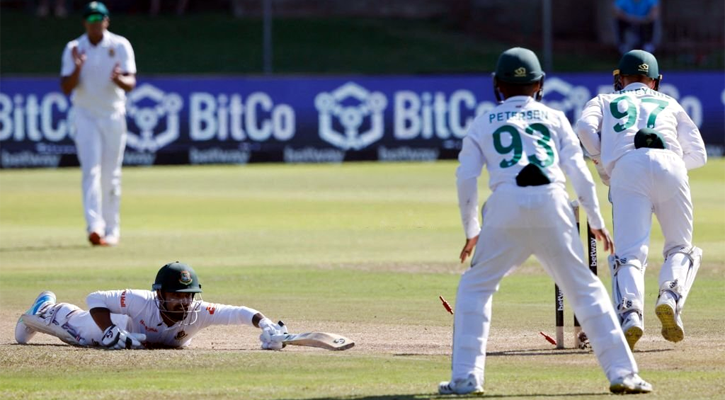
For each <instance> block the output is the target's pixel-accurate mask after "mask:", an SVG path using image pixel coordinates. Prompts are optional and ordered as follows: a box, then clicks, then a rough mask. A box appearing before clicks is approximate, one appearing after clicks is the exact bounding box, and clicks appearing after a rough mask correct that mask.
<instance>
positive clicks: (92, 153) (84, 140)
mask: <svg viewBox="0 0 725 400" xmlns="http://www.w3.org/2000/svg"><path fill="white" fill-rule="evenodd" d="M73 122H74V125H75V143H76V151H77V153H78V161H79V162H80V164H81V169H82V171H83V183H82V186H83V208H84V212H85V218H86V225H87V230H88V233H91V232H97V233H99V234H100V235H101V236H112V237H115V238H118V237H119V236H120V219H121V217H120V207H121V164H122V162H123V151H124V148H125V147H126V116H125V115H124V114H122V113H119V114H116V115H113V116H109V117H104V118H99V117H96V116H94V115H92V114H91V113H89V112H88V111H85V110H83V109H82V108H78V107H76V108H74V110H73Z"/></svg>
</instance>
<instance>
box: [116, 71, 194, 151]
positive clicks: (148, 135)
mask: <svg viewBox="0 0 725 400" xmlns="http://www.w3.org/2000/svg"><path fill="white" fill-rule="evenodd" d="M183 105H184V100H183V99H182V98H181V96H179V95H178V94H177V93H165V92H164V91H162V90H161V89H159V88H157V87H155V86H153V85H149V84H143V85H141V86H140V87H138V88H136V90H134V91H132V92H131V93H130V94H129V96H128V99H127V101H126V113H127V116H128V117H129V118H131V119H132V120H133V122H134V123H135V124H136V127H137V128H138V129H139V130H140V132H138V134H137V133H135V132H130V131H129V132H128V136H127V140H126V145H127V146H129V147H131V148H133V149H134V150H137V151H147V152H156V151H157V150H158V149H160V148H162V147H164V146H166V145H168V144H169V143H172V142H173V141H175V140H176V139H178V138H179V111H181V108H182V107H183ZM159 125H160V126H161V129H163V131H161V132H156V130H157V127H158V126H159Z"/></svg>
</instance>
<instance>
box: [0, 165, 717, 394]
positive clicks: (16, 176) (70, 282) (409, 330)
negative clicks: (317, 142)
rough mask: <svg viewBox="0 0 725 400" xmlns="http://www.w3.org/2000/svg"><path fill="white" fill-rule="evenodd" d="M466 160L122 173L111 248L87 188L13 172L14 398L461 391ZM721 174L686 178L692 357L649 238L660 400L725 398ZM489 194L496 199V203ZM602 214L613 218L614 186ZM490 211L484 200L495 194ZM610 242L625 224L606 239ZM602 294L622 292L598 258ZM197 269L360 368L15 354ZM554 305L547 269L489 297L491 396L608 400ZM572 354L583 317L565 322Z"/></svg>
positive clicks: (214, 290)
mask: <svg viewBox="0 0 725 400" xmlns="http://www.w3.org/2000/svg"><path fill="white" fill-rule="evenodd" d="M455 167H456V164H455V163H454V162H438V163H426V164H415V163H400V164H398V163H391V164H382V163H349V164H342V165H249V166H244V167H240V166H213V167H153V168H126V169H124V183H123V190H124V193H123V196H124V197H123V206H122V219H123V224H122V226H123V234H122V243H121V245H120V246H118V247H116V248H91V247H90V246H89V245H88V244H87V242H86V235H85V230H84V221H83V216H82V207H81V198H80V171H79V170H78V169H59V170H12V171H11V170H4V171H0V317H1V318H0V321H2V322H0V371H2V372H1V373H0V398H3V399H15V398H16V399H46V398H47V399H50V398H52V399H139V398H167V397H168V398H201V399H205V398H209V399H211V398H213V399H232V398H238V399H297V398H309V399H373V398H380V399H387V400H392V399H423V398H429V397H431V396H432V393H434V392H435V390H436V385H437V383H438V381H440V380H445V379H447V378H448V376H449V369H450V364H449V363H450V360H449V353H450V334H451V332H450V331H451V324H452V318H451V316H450V315H449V314H447V313H446V312H445V311H444V309H443V307H442V306H441V304H440V302H439V301H438V296H439V295H443V296H444V297H446V298H447V299H448V300H449V302H451V304H454V301H455V291H456V286H457V283H458V275H459V274H460V272H461V271H463V270H464V269H465V268H466V266H462V265H460V264H459V263H458V262H457V256H458V253H459V251H460V248H461V246H462V245H463V242H464V237H463V233H462V228H461V227H460V222H459V215H458V209H457V201H456V194H455V180H454V171H455ZM724 172H725V161H724V160H723V159H713V160H710V163H709V164H708V166H707V167H706V168H702V169H698V170H695V171H692V172H691V187H692V191H693V195H694V203H695V219H696V220H695V243H696V244H697V245H699V246H700V247H702V248H703V250H704V253H705V255H704V263H703V267H702V268H701V270H700V274H699V276H698V280H697V281H696V283H695V286H694V288H693V291H692V293H691V296H690V298H689V299H688V302H687V309H686V310H685V313H684V320H685V327H686V339H685V341H684V342H681V343H679V344H676V345H675V344H672V343H669V342H666V341H664V339H662V338H661V336H660V335H659V329H658V328H659V322H658V321H657V319H656V317H655V315H654V311H653V308H654V301H655V298H656V292H657V285H656V280H657V274H658V272H659V268H658V265H659V264H660V263H661V261H662V255H661V254H660V249H661V247H662V237H661V235H660V234H659V231H658V230H659V228H658V227H657V226H656V223H655V227H654V234H653V237H652V244H651V252H650V253H651V259H650V268H649V269H648V270H647V274H646V280H647V297H646V304H645V306H646V314H645V322H646V324H647V325H646V332H645V336H644V337H643V338H642V340H641V341H640V343H638V346H637V350H636V351H635V357H636V359H637V361H638V363H639V366H640V369H641V371H642V372H641V375H642V376H643V377H644V378H645V379H647V380H649V381H650V382H651V383H653V385H654V387H655V392H654V393H653V394H651V395H648V396H646V398H647V399H682V398H688V399H704V398H711V399H715V398H722V394H723V393H725V381H724V380H723V376H725V335H723V332H725V322H724V320H723V318H724V316H725V173H724ZM482 186H485V185H482ZM599 189H600V190H599V193H600V202H601V203H603V204H604V207H603V213H604V215H605V217H606V219H607V222H608V224H609V223H610V221H609V218H608V216H609V215H610V212H611V209H610V207H609V206H608V204H607V203H606V201H605V190H604V188H603V187H600V188H599ZM482 192H483V193H482V195H486V194H487V193H488V191H487V190H485V189H484V190H482ZM609 225H610V226H611V224H609ZM599 258H600V260H599V261H600V273H599V276H600V277H601V278H602V280H603V281H604V282H605V284H606V285H607V287H609V272H608V270H607V268H606V267H605V265H606V264H605V258H604V254H603V252H602V251H600V257H599ZM174 260H180V261H184V262H187V263H189V264H191V265H192V266H194V268H195V269H196V271H197V272H198V273H199V276H200V280H201V283H202V285H203V288H204V299H205V300H208V301H213V302H219V303H227V304H235V305H247V306H250V307H254V308H257V309H259V310H261V311H262V312H264V313H265V314H267V315H268V316H270V317H272V318H275V319H283V320H285V321H286V322H287V325H288V326H289V327H290V330H292V331H296V332H299V331H306V330H325V329H326V330H330V331H333V332H337V333H341V334H343V335H346V336H349V337H351V338H352V339H355V340H356V342H357V345H356V346H355V347H354V348H353V349H351V350H348V351H345V352H340V353H334V352H328V351H325V350H320V349H307V348H300V347H296V348H287V349H285V350H284V351H282V352H266V351H261V350H257V349H258V342H257V341H256V340H257V339H256V336H257V335H258V332H257V330H256V329H254V328H250V327H210V328H208V329H207V330H205V331H203V332H202V334H200V335H199V336H198V337H197V338H196V339H195V341H194V343H193V344H192V346H191V347H190V348H188V349H186V350H180V351H170V350H157V351H135V352H131V351H117V352H106V351H101V350H93V349H78V348H73V347H70V346H65V345H62V344H61V342H60V341H58V340H56V339H54V338H51V337H48V336H43V335H39V336H38V337H37V340H34V342H33V343H36V344H35V345H28V346H19V345H16V344H15V343H14V342H15V341H14V338H13V329H14V326H15V321H16V319H17V317H18V316H19V314H20V313H22V312H23V311H24V310H25V309H26V308H27V307H28V305H29V304H30V302H31V301H32V300H33V299H34V298H35V296H36V295H37V294H38V293H39V292H40V291H42V290H53V291H54V292H55V293H56V294H57V295H58V299H59V300H60V301H67V302H71V303H75V304H78V305H80V306H84V299H85V296H86V295H87V294H88V293H90V292H92V291H94V290H107V289H121V288H127V287H128V288H139V289H148V288H150V286H151V283H152V281H153V278H154V276H155V273H156V271H157V270H158V268H159V267H161V266H162V265H163V264H165V263H166V262H169V261H174ZM553 292H554V289H553V284H552V283H551V281H550V280H549V278H548V277H547V276H546V275H545V274H544V272H543V270H542V269H541V268H540V267H538V266H537V265H536V263H535V262H534V261H533V260H529V262H528V263H527V264H526V265H525V266H523V267H522V268H520V269H519V270H518V271H516V272H515V273H513V274H512V275H511V276H509V277H508V278H506V279H505V280H504V281H503V283H502V285H501V291H500V292H499V293H498V294H497V295H496V296H495V297H494V319H493V325H492V330H491V337H490V340H489V347H488V351H489V357H488V358H487V369H486V383H485V389H486V393H487V395H489V396H491V397H504V398H543V397H546V398H559V397H561V398H567V399H571V398H601V397H602V396H607V395H608V383H607V381H606V379H605V377H604V375H603V373H602V372H601V371H600V370H599V368H598V367H597V363H596V361H595V359H594V356H593V355H592V354H591V353H590V352H588V351H584V350H574V349H566V350H560V351H556V350H553V349H552V346H551V345H549V344H548V343H547V342H546V341H544V340H543V338H541V337H540V336H539V335H538V332H539V331H544V332H547V333H549V334H550V335H553V334H554V326H553V325H554V305H553V298H554V294H553ZM567 312H568V314H567V321H566V322H567V324H568V326H567V338H566V339H567V341H568V343H567V344H568V345H571V342H572V338H571V336H572V335H571V326H570V325H571V311H570V309H567Z"/></svg>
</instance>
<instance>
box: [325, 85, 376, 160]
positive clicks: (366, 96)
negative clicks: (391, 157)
mask: <svg viewBox="0 0 725 400" xmlns="http://www.w3.org/2000/svg"><path fill="white" fill-rule="evenodd" d="M387 106H388V99H387V98H386V97H385V95H384V94H382V93H380V92H370V91H368V90H367V89H365V88H364V87H362V86H360V85H358V84H356V83H354V82H348V83H346V84H344V85H342V86H340V87H339V88H337V89H335V90H333V91H332V92H322V93H320V94H318V95H317V96H316V97H315V108H317V111H318V112H319V134H320V138H322V140H324V141H326V142H328V143H330V144H332V145H333V146H335V147H338V148H340V149H343V150H360V149H363V148H365V147H367V146H369V145H371V144H372V143H374V142H376V141H378V140H380V138H382V137H383V133H384V131H385V124H384V120H383V111H385V108H386V107H387ZM339 128H341V129H340V130H338V129H339ZM363 129H364V130H363Z"/></svg>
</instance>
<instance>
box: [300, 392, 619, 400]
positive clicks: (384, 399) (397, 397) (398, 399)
mask: <svg viewBox="0 0 725 400" xmlns="http://www.w3.org/2000/svg"><path fill="white" fill-rule="evenodd" d="M609 395H610V393H609V392H598V393H527V394H494V395H489V394H485V395H484V396H481V395H475V394H470V395H458V396H444V395H439V394H433V393H423V394H389V395H383V396H361V397H357V396H340V397H318V398H314V399H311V400H423V399H485V398H498V399H505V398H517V397H537V398H538V397H580V396H609ZM287 400H292V399H287Z"/></svg>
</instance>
